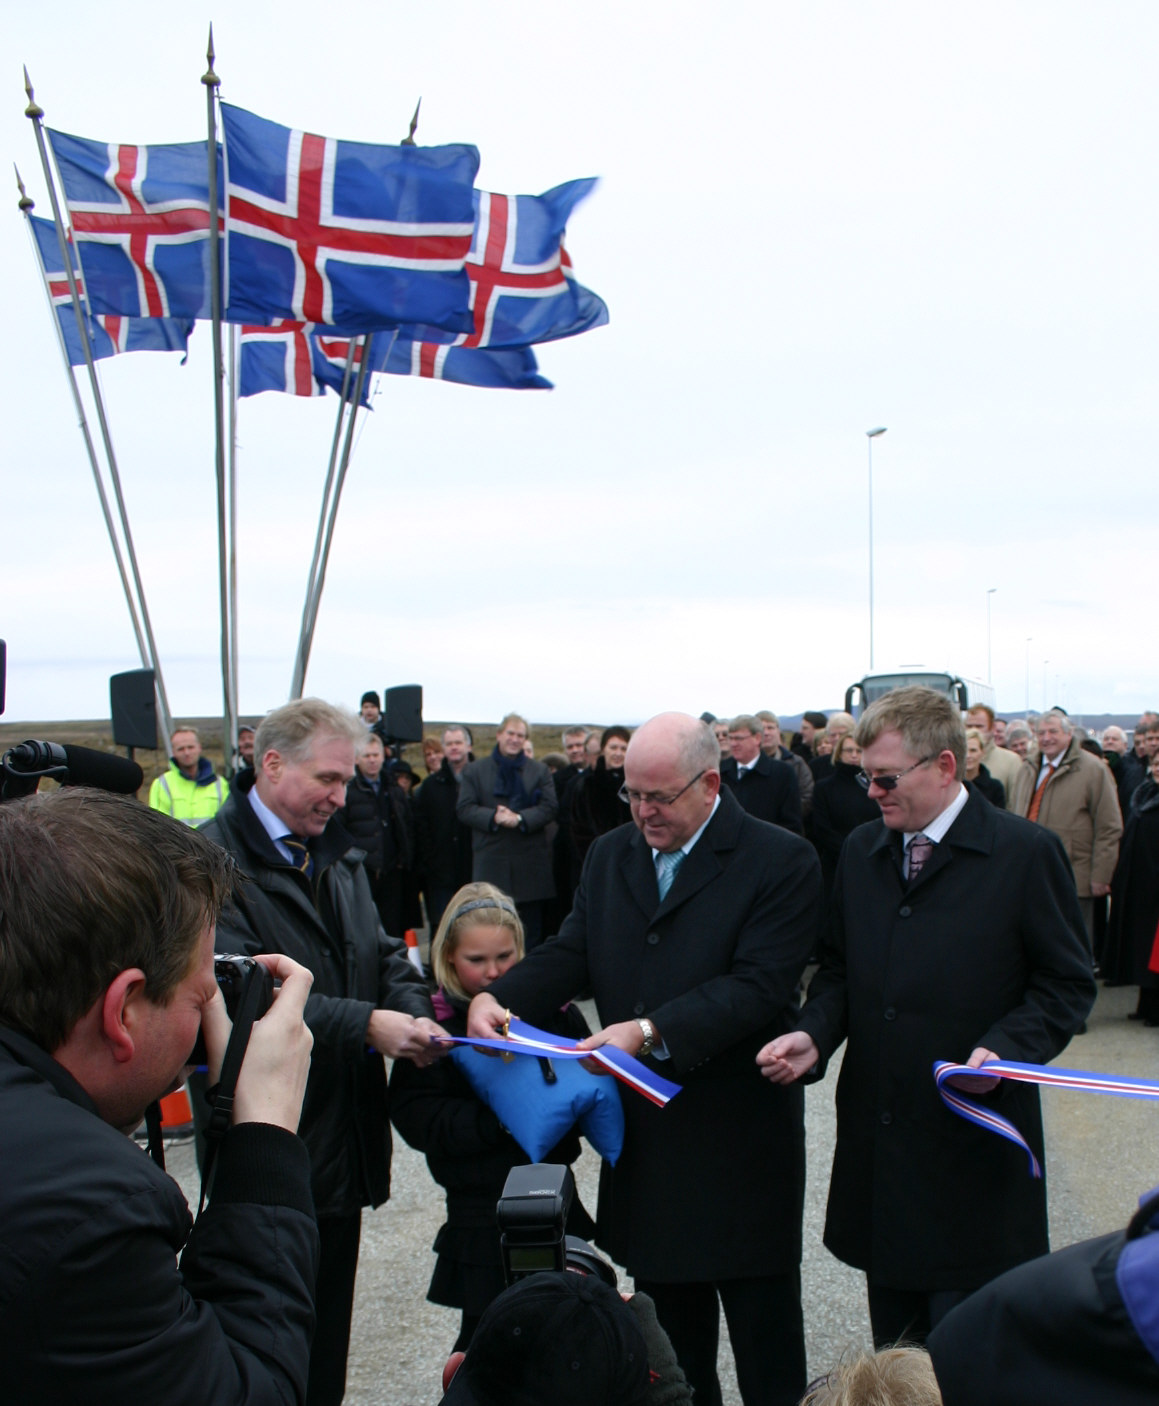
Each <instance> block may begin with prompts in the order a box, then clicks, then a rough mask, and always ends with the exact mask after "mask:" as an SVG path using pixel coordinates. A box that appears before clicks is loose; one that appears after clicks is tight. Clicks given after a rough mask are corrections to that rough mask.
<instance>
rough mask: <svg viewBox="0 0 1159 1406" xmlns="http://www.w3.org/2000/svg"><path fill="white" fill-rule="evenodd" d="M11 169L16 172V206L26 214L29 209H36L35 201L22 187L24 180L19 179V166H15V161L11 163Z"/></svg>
mask: <svg viewBox="0 0 1159 1406" xmlns="http://www.w3.org/2000/svg"><path fill="white" fill-rule="evenodd" d="M12 169H13V170H14V171H15V172H16V188H17V190H19V192H20V199H19V200H18V201H17V207H18V208H19V209H21V210H23V211H24V213H25V214H26V215H27V214H28V212H29V210H35V209H36V201H35V200H33V198H32V196H30V195H29V194H28V192H27V191H26V190H25V189H24V182H23V181H22V180H21V179H20V167H19V166H17V165H16V163H15V162H13V163H12Z"/></svg>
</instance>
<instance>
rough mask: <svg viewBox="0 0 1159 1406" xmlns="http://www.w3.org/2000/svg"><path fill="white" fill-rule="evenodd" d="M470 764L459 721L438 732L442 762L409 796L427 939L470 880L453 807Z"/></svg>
mask: <svg viewBox="0 0 1159 1406" xmlns="http://www.w3.org/2000/svg"><path fill="white" fill-rule="evenodd" d="M474 760H475V754H474V752H472V751H471V732H470V729H469V728H467V727H464V726H463V725H462V724H461V723H454V724H452V726H450V727H448V728H444V730H443V760H442V763H441V765H440V766H439V769H438V771H436V772H435V773H434V775H432V776H428V777H427V779H426V780H425V781H424V782H423V784H422V785H421V786H420V787H419V788H418V790H417V791H416V792H415V793H414V796H413V797H412V798H411V810H412V813H413V815H414V823H415V849H416V852H417V853H416V860H415V863H416V865H417V868H418V871H419V882H420V884H421V885H422V890H423V897H424V898H425V899H426V903H427V925H428V927H429V928H430V930H431V936H432V937H433V936H434V934H435V933H436V932H437V931H438V926H439V923H440V921H441V920H442V916H443V913H444V912H445V911H446V907H447V904H448V903H450V901H451V899H452V898H453V897H454V896H455V894H456V892H457V891H458V890H459V889H461V888H462V887H463V885H464V884H469V883H470V882H471V863H472V857H471V831H470V830H469V829H468V828H467V826H466V825H464V824H463V822H462V821H461V820H460V819H459V817H458V815H457V814H456V813H455V812H456V807H457V806H458V804H459V781H460V779H461V777H462V775H463V772H464V770H465V769H466V766H467V763H468V762H473V761H474Z"/></svg>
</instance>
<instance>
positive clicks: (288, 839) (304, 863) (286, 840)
mask: <svg viewBox="0 0 1159 1406" xmlns="http://www.w3.org/2000/svg"><path fill="white" fill-rule="evenodd" d="M282 844H284V845H285V847H286V848H287V849H288V850H289V851H290V855H291V856H292V857H291V859H290V863H291V864H292V865H293V866H294V868H295V869H297V870H298V872H299V873H301V874H305V876H306V878H307V879H312V878H313V877H314V856H313V855H312V854H311V853H310V851H309V850H308V849H307V848H306V841H305V840H301V839H299V838H298V836H297V835H283V836H282Z"/></svg>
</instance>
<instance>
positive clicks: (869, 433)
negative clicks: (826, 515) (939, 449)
mask: <svg viewBox="0 0 1159 1406" xmlns="http://www.w3.org/2000/svg"><path fill="white" fill-rule="evenodd" d="M886 429H887V426H885V425H879V426H878V427H877V429H875V430H866V431H865V437H866V439H867V440H868V442H869V667H870V669H872V668H873V441H874V440H875V439H876V438H877V437H878V435H881V434H884V433H885V431H886Z"/></svg>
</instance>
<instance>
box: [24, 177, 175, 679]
mask: <svg viewBox="0 0 1159 1406" xmlns="http://www.w3.org/2000/svg"><path fill="white" fill-rule="evenodd" d="M16 185H17V187H18V188H19V190H20V200H19V202H18V205H19V208H20V210H21V212H22V213H23V215H24V217H25V219H26V220H28V219H29V217H30V216H31V214H32V211H33V210H34V209H35V208H36V202H35V201H34V200H33V199H32V197H31V196H30V195H28V194H27V193H26V192H25V189H24V182H23V181H22V180H21V179H20V171H19V170H17V172H16ZM29 234H30V236H31V238H32V247H33V249H34V250H35V253H36V262H37V264H38V265H39V267H40V273H41V277H42V279H43V280H44V284H45V291H46V293H48V270H47V269H46V268H45V267H44V263H43V260H42V259H41V257H40V246H39V244H37V242H36V235H35V234H34V233H33V231H32V228H31V226H29ZM48 310H49V312H50V313H51V315H52V325H53V327H54V328H55V329H56V341H57V345H58V346H59V347H60V354H61V356H62V357H63V358H64V369H65V372H66V374H67V375H68V384H69V389H70V390H71V391H72V403H73V405H74V406H75V408H76V421H77V425H78V427H79V428H80V432H81V437H82V438H83V439H84V442H85V451H86V452H87V454H88V456H89V466H90V468H91V469H92V471H93V482H94V483H95V484H96V487H97V498H98V499H99V500H100V504H101V515H102V517H103V518H104V520H105V529H106V531H107V532H108V534H109V542H110V543H111V545H112V548H113V556H114V558H115V559H116V563H117V574H118V575H119V576H120V578H121V588H122V590H123V591H124V592H125V604H126V605H127V606H128V607H129V619H130V620H131V621H132V622H133V634H134V636H135V637H136V640H137V650H138V653H139V654H140V656H141V663H142V664H143V665H144V667H145V668H146V669H147V668H148V667H149V651H148V649H147V648H146V646H145V636H144V635H143V634H142V633H141V621H140V620H139V619H138V616H137V606H136V602H135V601H134V600H133V590H132V587H131V586H130V585H129V574H128V572H127V571H126V570H125V559H124V557H123V556H122V555H121V544H120V542H118V541H117V530H116V528H115V527H114V526H113V514H112V511H111V510H110V508H109V499H108V494H106V492H105V484H104V480H103V479H102V478H101V469H100V465H99V463H98V462H97V450H96V445H94V444H93V437H92V435H91V433H90V432H89V422H88V418H87V417H86V415H85V409H84V402H83V401H82V400H81V398H80V387H79V386H78V385H77V383H76V375H75V373H74V372H73V369H72V364H71V362H70V361H69V359H68V347H67V346H66V345H65V340H64V332H63V331H62V330H61V326H60V319H59V318H58V317H57V315H56V307H55V306H54V304H53V301H52V297H51V294H49V296H48Z"/></svg>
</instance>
